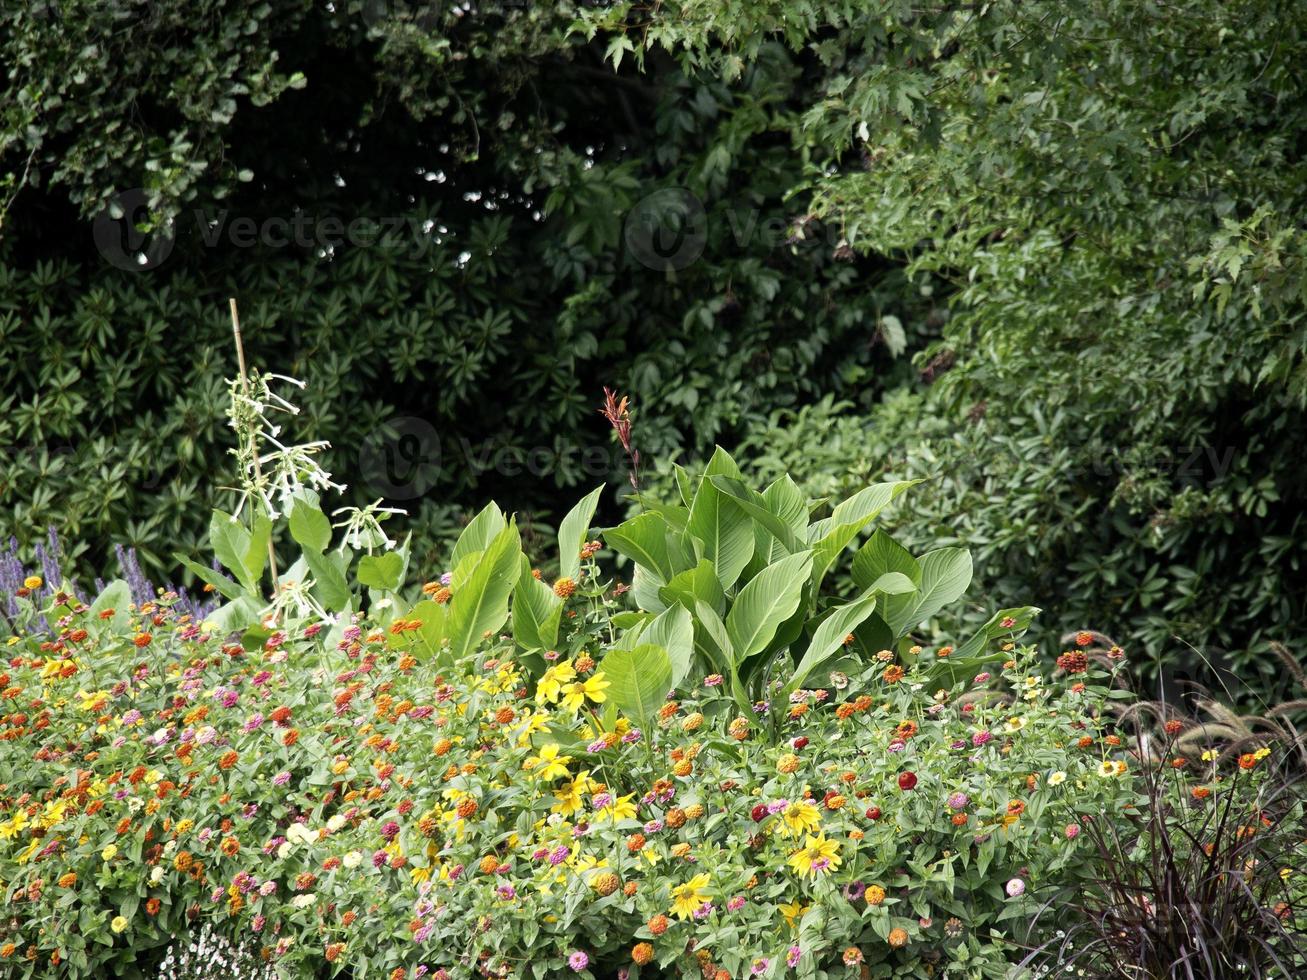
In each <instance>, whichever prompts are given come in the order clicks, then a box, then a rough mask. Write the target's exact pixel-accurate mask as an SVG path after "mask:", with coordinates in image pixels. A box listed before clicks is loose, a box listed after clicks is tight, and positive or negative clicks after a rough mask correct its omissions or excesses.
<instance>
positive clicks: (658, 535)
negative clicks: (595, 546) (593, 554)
mask: <svg viewBox="0 0 1307 980" xmlns="http://www.w3.org/2000/svg"><path fill="white" fill-rule="evenodd" d="M669 530H670V528H669V527H668V524H667V522H666V521H665V520H664V519H663V518H662V516H661V515H659V514H653V513H645V514H639V515H637V516H636V517H632V518H631V519H630V520H629V521H623V522H622V523H621V524H619V525H617V527H613V528H609V529H608V530H606V531H604V543H605V544H607V545H608V547H610V548H612V549H613V550H614V551H616V552H617V553H618V554H619V555H624V556H625V557H627V558H629V559H631V561H633V562H635V564H636V565H642V566H644V567H645V568H647V569H649V570H650V571H651V572H653V573H654V575H655V577H656V578H658V579H659V580H660V584H662V583H665V582H667V581H668V580H669V579H670V578H671V577H672V576H673V575H674V574H676V573H675V571H674V569H673V565H672V559H671V555H670V553H669V550H668V543H667V536H668V532H669Z"/></svg>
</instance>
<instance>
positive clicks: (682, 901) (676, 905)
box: [672, 874, 712, 919]
mask: <svg viewBox="0 0 1307 980" xmlns="http://www.w3.org/2000/svg"><path fill="white" fill-rule="evenodd" d="M711 880H712V879H711V878H709V877H708V875H706V874H698V875H695V876H694V877H693V878H691V879H690V880H689V881H687V882H686V883H685V884H684V885H677V886H676V887H675V888H673V889H672V914H673V915H675V916H676V917H677V918H678V919H688V918H690V916H692V915H694V912H695V909H697V908H698V907H699V906H700V905H702V904H703V903H704V902H706V901H708V896H707V895H706V894H704V891H703V890H704V889H705V888H707V887H708V883H709V882H710V881H711Z"/></svg>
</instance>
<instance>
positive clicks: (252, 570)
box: [242, 511, 272, 592]
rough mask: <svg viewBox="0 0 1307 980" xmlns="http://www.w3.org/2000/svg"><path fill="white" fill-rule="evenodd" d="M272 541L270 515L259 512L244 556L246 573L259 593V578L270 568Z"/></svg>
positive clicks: (243, 561)
mask: <svg viewBox="0 0 1307 980" xmlns="http://www.w3.org/2000/svg"><path fill="white" fill-rule="evenodd" d="M271 539H272V521H271V520H269V519H268V515H267V514H265V513H263V511H259V512H258V513H257V514H256V515H255V517H254V527H253V528H252V529H251V531H250V540H249V543H248V544H247V545H246V546H245V554H244V555H243V556H242V563H243V564H244V566H245V573H246V574H247V575H248V576H249V577H250V581H251V582H252V583H254V585H253V588H254V590H255V591H256V592H257V591H258V587H259V578H260V577H261V576H262V575H263V570H264V569H265V568H266V567H267V566H268V542H269V541H270V540H271Z"/></svg>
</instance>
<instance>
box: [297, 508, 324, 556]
mask: <svg viewBox="0 0 1307 980" xmlns="http://www.w3.org/2000/svg"><path fill="white" fill-rule="evenodd" d="M289 524H290V536H291V537H292V538H294V539H295V542H296V543H297V544H298V545H299V546H300V547H301V548H303V549H305V550H306V551H316V552H318V553H319V554H320V553H322V552H323V551H326V550H327V546H328V545H329V544H331V521H329V520H328V519H327V515H326V514H324V513H322V508H320V507H319V506H318V505H317V504H314V503H310V502H309V501H308V500H305V499H304V498H303V497H296V498H295V501H294V503H292V504H291V508H290V520H289Z"/></svg>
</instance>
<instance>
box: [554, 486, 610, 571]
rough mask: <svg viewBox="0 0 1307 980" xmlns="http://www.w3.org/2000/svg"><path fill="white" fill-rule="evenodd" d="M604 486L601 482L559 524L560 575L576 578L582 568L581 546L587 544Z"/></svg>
mask: <svg viewBox="0 0 1307 980" xmlns="http://www.w3.org/2000/svg"><path fill="white" fill-rule="evenodd" d="M603 490H604V486H603V484H600V485H599V486H597V487H595V488H594V489H593V490H591V491H590V492H589V493H588V494H586V495H585V497H583V498H582V499H581V501H580V502H579V503H578V504H577V505H576V506H575V507H573V508H572V509H571V510H570V511H568V512H567V516H566V517H564V518H563V520H562V523H560V524H559V525H558V577H559V578H570V579H575V578H576V576H577V573H578V572H579V571H580V570H581V546H582V545H583V544H585V536H586V532H587V531H589V530H590V521H591V519H593V517H594V514H595V507H597V506H598V505H599V495H600V494H601V493H603Z"/></svg>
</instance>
